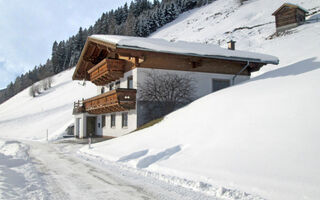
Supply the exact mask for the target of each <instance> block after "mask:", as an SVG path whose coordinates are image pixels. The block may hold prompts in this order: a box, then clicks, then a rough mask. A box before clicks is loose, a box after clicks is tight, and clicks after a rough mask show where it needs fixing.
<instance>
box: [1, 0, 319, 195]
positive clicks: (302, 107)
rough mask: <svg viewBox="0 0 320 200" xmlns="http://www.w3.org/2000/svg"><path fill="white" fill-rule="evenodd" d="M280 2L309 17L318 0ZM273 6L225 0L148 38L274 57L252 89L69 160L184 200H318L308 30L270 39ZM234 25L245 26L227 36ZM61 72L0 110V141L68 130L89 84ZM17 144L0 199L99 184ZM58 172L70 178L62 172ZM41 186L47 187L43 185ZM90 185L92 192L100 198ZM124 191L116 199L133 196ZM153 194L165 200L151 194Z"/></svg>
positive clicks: (229, 92)
mask: <svg viewBox="0 0 320 200" xmlns="http://www.w3.org/2000/svg"><path fill="white" fill-rule="evenodd" d="M290 2H291V3H296V4H299V5H301V6H303V7H304V8H306V9H313V8H315V9H314V10H319V9H320V2H319V0H291V1H290ZM282 3H284V1H283V0H268V1H265V0H249V1H247V2H245V4H244V5H243V6H241V7H239V4H238V3H237V0H217V1H215V2H213V3H211V4H210V5H208V6H205V7H202V8H198V9H195V10H192V11H190V12H187V13H185V14H183V15H181V17H179V18H178V19H177V20H175V21H174V22H172V23H170V24H168V25H166V26H165V27H163V28H162V29H161V30H159V31H158V32H156V33H154V34H153V35H152V36H151V37H154V38H164V39H167V40H171V41H178V40H186V41H192V42H201V43H213V44H220V45H221V46H223V47H226V42H227V41H228V40H230V39H233V40H236V41H237V43H236V49H239V50H245V51H251V52H258V53H266V54H271V55H275V56H277V57H278V58H279V59H280V64H279V65H278V66H274V65H268V66H265V67H263V68H262V69H261V70H260V71H259V72H257V73H254V74H253V77H254V78H253V79H252V80H250V81H248V82H246V83H243V84H241V85H237V86H234V87H231V88H228V89H224V90H221V91H219V92H216V93H214V94H210V95H208V96H206V97H203V98H201V99H199V100H197V101H195V102H193V103H191V104H190V105H188V106H186V107H184V108H182V109H180V110H178V111H176V112H174V113H172V114H170V115H168V116H167V117H165V119H164V120H163V121H162V122H161V123H159V124H157V125H155V126H153V127H151V128H148V129H145V130H142V131H138V132H135V133H132V134H129V135H127V136H124V137H121V138H117V139H113V140H109V141H106V142H103V143H99V144H95V145H93V148H92V149H88V147H87V146H86V147H84V148H82V149H81V150H79V152H78V156H80V157H82V158H85V159H88V160H89V161H90V162H94V163H99V164H101V165H102V167H104V168H105V169H108V170H111V171H112V170H114V171H112V173H118V174H122V175H123V174H130V175H128V176H125V178H128V179H130V177H131V179H134V180H136V181H137V180H138V182H140V183H141V182H144V181H146V180H148V181H146V182H149V183H152V182H154V183H155V184H154V185H156V184H160V185H161V184H163V182H167V183H169V184H168V186H163V187H168V188H167V189H164V190H162V189H161V188H154V189H153V190H154V191H155V190H158V191H160V193H161V191H162V193H165V192H168V191H170V190H171V191H172V190H175V189H176V188H181V187H180V186H183V187H184V188H189V189H192V190H193V191H194V192H195V193H192V192H191V191H189V190H185V189H181V191H180V193H184V194H186V197H185V198H186V199H200V198H203V199H205V198H206V197H207V195H210V196H211V197H212V198H214V199H215V198H217V199H220V198H221V199H280V200H283V199H293V200H294V199H319V198H320V188H319V185H320V171H319V169H320V160H319V155H318V153H319V151H320V146H319V145H318V141H319V139H320V136H319V128H318V122H319V119H320V112H319V111H320V104H319V102H320V93H319V90H320V79H319V77H320V54H319V52H320V22H315V23H311V24H305V25H303V26H300V27H298V28H296V29H293V30H292V31H291V33H290V34H288V35H285V36H281V37H276V38H274V39H271V40H270V39H268V37H269V36H270V35H272V34H273V33H274V32H275V25H274V23H272V22H273V21H274V17H273V16H272V15H271V14H272V13H273V11H275V10H276V9H277V8H278V7H279V6H280V5H281V4H282ZM311 17H312V18H315V17H320V16H319V14H316V15H314V16H311ZM270 22H271V23H270ZM257 25H259V26H257ZM260 25H261V26H260ZM253 26H257V27H256V28H251V27H253ZM241 27H242V28H243V27H250V28H245V29H241V30H236V31H235V29H237V28H241ZM73 71H74V69H71V70H69V71H66V72H63V73H60V74H58V75H56V76H54V84H53V87H52V88H51V89H50V90H48V91H46V92H43V93H42V94H41V95H39V96H38V97H36V98H32V97H30V96H29V95H28V89H26V90H25V91H23V92H21V93H19V94H18V95H16V96H15V97H13V98H11V99H10V100H8V101H7V102H5V103H3V104H1V105H0V137H1V138H12V139H28V140H44V139H45V137H46V131H47V130H48V131H49V136H50V138H51V139H55V138H57V137H58V136H59V135H61V133H63V132H64V130H65V129H66V127H67V126H69V125H70V124H72V122H73V116H72V108H73V102H74V101H76V100H78V99H82V98H88V97H91V96H94V95H96V88H95V86H93V85H92V84H90V83H87V85H86V86H85V87H84V86H81V85H80V84H78V82H77V81H72V80H71V77H72V73H73ZM26 143H27V144H26ZM26 143H21V142H16V141H10V140H9V141H8V140H7V141H5V142H0V157H1V158H0V162H1V163H0V178H1V180H0V183H1V185H0V192H1V194H0V195H1V196H0V198H4V199H8V198H9V199H10V198H11V199H14V198H18V199H19V197H20V196H19V195H22V194H28V195H30V196H27V197H30V198H33V197H40V198H42V197H43V198H46V197H47V195H48V194H50V192H52V191H55V190H56V191H58V190H57V188H61V185H60V186H57V187H56V184H58V185H59V184H62V183H63V182H67V183H68V184H69V186H68V187H67V188H66V190H65V191H68V188H69V189H70V191H73V193H72V195H74V196H68V195H66V194H65V193H60V194H59V195H60V196H61V197H63V198H65V197H66V198H68V197H69V198H72V197H74V198H76V197H80V196H81V194H83V193H79V194H77V193H75V191H76V190H77V189H80V190H81V189H83V190H88V189H89V188H90V187H91V186H92V185H94V184H93V182H95V181H96V180H97V179H98V178H99V177H100V175H101V176H103V177H104V178H103V180H106V179H108V177H106V176H105V174H104V173H103V171H98V173H95V172H94V173H91V174H90V176H94V175H95V176H96V177H95V178H97V179H95V178H92V177H90V176H84V177H81V174H85V173H86V172H87V171H91V170H92V168H91V167H88V166H86V165H85V164H83V163H82V164H77V162H80V161H79V160H77V162H75V161H74V160H73V158H72V159H71V161H70V159H69V158H67V159H66V160H63V158H64V156H66V157H67V156H68V155H69V153H68V152H64V153H62V154H57V152H56V151H57V148H55V146H54V144H52V145H53V146H46V145H45V144H40V143H39V144H38V143H32V142H26ZM65 147H67V145H66V146H65ZM29 148H30V149H29ZM77 148H79V147H77ZM75 150H76V149H75ZM42 151H43V152H42ZM28 152H30V154H31V157H33V158H35V157H39V160H38V161H39V162H40V163H42V165H40V166H42V170H43V171H41V167H40V168H39V165H37V166H38V167H37V169H36V170H35V168H34V166H33V165H32V162H31V161H30V159H29V155H28ZM46 154H47V155H50V156H48V157H46ZM51 154H52V155H51ZM9 165H10V166H9ZM68 167H71V169H69V170H66V168H68ZM78 168H79V169H83V170H79V171H77V169H78ZM64 170H66V171H64ZM39 171H40V172H39ZM45 171H50V173H51V174H50V175H51V176H48V177H49V178H48V179H43V177H42V176H40V175H39V173H40V174H41V173H45ZM75 171H76V173H75ZM60 173H63V174H62V175H60ZM134 174H136V175H137V176H134ZM141 175H142V177H141ZM50 177H54V178H55V179H56V181H51V182H50ZM68 177H72V178H70V179H68ZM77 177H80V178H79V179H77ZM91 178H92V179H91ZM86 179H88V180H89V182H88V184H82V183H81V182H80V183H79V184H76V185H71V184H72V183H73V182H77V181H78V182H79V180H80V181H84V180H86ZM156 179H158V180H159V182H157V181H156ZM78 182H77V183H78ZM91 183H92V184H91ZM133 183H136V182H133ZM46 184H47V185H46ZM123 184H124V185H125V184H126V183H123ZM123 184H120V185H118V187H122V186H121V185H123ZM149 185H150V184H149ZM170 185H175V186H170ZM144 186H146V185H143V184H142V187H144ZM30 187H31V188H30ZM102 187H103V185H98V189H96V190H93V191H96V192H98V193H99V192H101V193H99V194H103V190H102V189H101V188H102ZM146 187H147V186H146ZM148 187H149V186H148ZM161 187H162V186H161ZM173 187H175V189H173ZM100 189H101V190H100ZM114 189H115V190H117V188H114ZM136 189H137V188H135V187H132V188H131V187H129V188H128V190H120V192H129V193H130V192H132V193H135V191H136ZM26 191H28V192H26ZM30 191H31V192H30ZM198 192H200V193H203V195H204V196H201V195H200V194H199V193H198ZM59 195H57V196H56V197H57V198H58V197H59ZM123 195H124V196H125V195H126V194H123ZM169 195H171V193H169ZM172 195H173V199H175V198H176V199H181V196H179V195H178V196H175V195H176V194H172ZM194 195H195V196H194ZM197 195H200V196H197ZM147 196H148V195H147ZM151 196H154V195H151ZM156 196H157V197H158V198H160V199H166V198H165V197H163V198H162V196H161V195H159V193H158V194H157V195H156ZM82 197H86V195H85V194H84V195H83V196H82ZM136 197H137V199H139V198H140V197H141V196H139V195H137V196H136ZM141 198H143V197H141Z"/></svg>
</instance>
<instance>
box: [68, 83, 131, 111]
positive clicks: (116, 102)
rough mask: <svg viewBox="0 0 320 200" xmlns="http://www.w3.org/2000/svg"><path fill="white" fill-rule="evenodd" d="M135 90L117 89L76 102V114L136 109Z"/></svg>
mask: <svg viewBox="0 0 320 200" xmlns="http://www.w3.org/2000/svg"><path fill="white" fill-rule="evenodd" d="M136 93H137V91H136V90H135V89H115V90H112V91H109V92H106V93H104V94H101V95H98V96H95V97H93V98H90V99H86V100H84V101H81V102H76V103H75V107H74V113H75V114H77V113H84V112H87V113H89V114H103V113H112V112H121V111H126V110H131V109H135V106H136Z"/></svg>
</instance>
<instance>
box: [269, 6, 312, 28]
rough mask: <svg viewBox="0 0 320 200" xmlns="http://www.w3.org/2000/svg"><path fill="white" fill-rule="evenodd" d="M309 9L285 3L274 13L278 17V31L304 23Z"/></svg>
mask: <svg viewBox="0 0 320 200" xmlns="http://www.w3.org/2000/svg"><path fill="white" fill-rule="evenodd" d="M307 13H308V11H307V10H306V9H304V8H302V7H300V6H298V5H295V4H291V3H285V4H283V5H282V6H281V7H280V8H278V9H277V10H276V11H275V12H274V13H273V14H272V15H274V16H275V18H276V28H277V33H279V32H282V31H285V30H288V29H291V28H294V27H297V26H299V25H300V24H303V23H304V22H305V20H306V14H307Z"/></svg>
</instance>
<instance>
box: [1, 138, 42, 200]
mask: <svg viewBox="0 0 320 200" xmlns="http://www.w3.org/2000/svg"><path fill="white" fill-rule="evenodd" d="M28 149H29V148H28V146H26V145H25V144H22V143H20V142H17V141H0V199H46V198H48V191H46V189H45V187H44V186H45V183H44V181H43V180H42V178H41V176H40V175H39V174H38V172H37V170H36V169H35V168H34V166H33V165H32V162H31V160H30V158H29V156H28V152H27V151H28Z"/></svg>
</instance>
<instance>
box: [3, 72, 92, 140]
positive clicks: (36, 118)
mask: <svg viewBox="0 0 320 200" xmlns="http://www.w3.org/2000/svg"><path fill="white" fill-rule="evenodd" d="M73 72H74V68H72V69H70V70H67V71H65V72H62V73H60V74H57V75H55V76H53V85H52V88H50V89H49V90H47V91H44V92H42V94H40V95H39V96H37V97H35V98H33V97H31V96H30V95H29V88H27V89H25V90H24V91H22V92H20V93H19V94H17V95H16V96H14V97H13V98H11V99H9V100H8V101H6V102H4V103H3V104H1V105H0V137H2V138H4V137H5V138H14V139H31V140H44V139H46V136H47V130H48V133H49V139H55V138H57V137H59V136H60V135H61V134H62V133H63V132H64V131H65V129H66V128H67V127H68V126H69V125H71V124H72V123H73V121H74V118H73V116H72V109H73V102H74V101H77V100H81V99H82V98H88V97H92V96H95V95H96V93H97V90H96V87H95V86H94V85H93V84H92V83H90V82H87V84H86V85H85V86H82V85H81V84H80V82H79V81H72V74H73Z"/></svg>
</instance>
